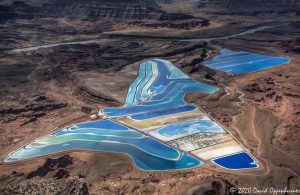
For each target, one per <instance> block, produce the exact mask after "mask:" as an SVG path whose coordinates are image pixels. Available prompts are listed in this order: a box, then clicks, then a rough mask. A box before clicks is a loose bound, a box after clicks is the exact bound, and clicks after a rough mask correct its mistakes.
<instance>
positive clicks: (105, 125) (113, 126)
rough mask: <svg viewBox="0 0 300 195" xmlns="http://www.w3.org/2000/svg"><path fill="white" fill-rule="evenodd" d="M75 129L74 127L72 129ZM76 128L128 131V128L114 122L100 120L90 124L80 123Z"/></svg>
mask: <svg viewBox="0 0 300 195" xmlns="http://www.w3.org/2000/svg"><path fill="white" fill-rule="evenodd" d="M72 128H73V127H72ZM74 128H99V129H110V130H128V128H127V127H125V126H123V125H121V124H119V123H116V122H115V121H113V120H98V121H93V122H88V123H79V124H77V125H76V126H75V127H74Z"/></svg>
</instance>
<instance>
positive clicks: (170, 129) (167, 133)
mask: <svg viewBox="0 0 300 195" xmlns="http://www.w3.org/2000/svg"><path fill="white" fill-rule="evenodd" d="M204 132H213V133H222V132H224V129H223V128H222V127H221V126H220V125H218V124H217V123H216V122H214V121H212V120H210V119H208V120H191V121H185V122H181V123H175V124H171V125H168V126H165V127H163V128H161V129H158V130H154V131H150V132H149V134H150V135H152V136H153V137H156V138H157V139H160V140H163V141H169V140H173V139H177V138H180V137H184V136H187V135H191V134H194V133H204Z"/></svg>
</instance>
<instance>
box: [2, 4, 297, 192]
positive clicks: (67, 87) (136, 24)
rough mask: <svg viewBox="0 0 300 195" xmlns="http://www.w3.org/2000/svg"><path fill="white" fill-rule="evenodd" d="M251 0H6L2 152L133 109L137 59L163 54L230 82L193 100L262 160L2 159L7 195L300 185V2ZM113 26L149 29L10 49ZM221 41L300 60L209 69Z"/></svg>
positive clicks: (199, 75) (203, 75) (216, 81)
mask: <svg viewBox="0 0 300 195" xmlns="http://www.w3.org/2000/svg"><path fill="white" fill-rule="evenodd" d="M245 3H246V6H245V4H243V5H242V4H239V2H238V1H222V3H220V1H194V0H190V1H189V3H184V2H183V1H181V2H178V1H175V0H167V1H165V0H157V1H151V0H148V1H140V0H128V1H127V0H126V1H106V0H101V1H96V0H89V1H85V2H84V3H83V1H77V0H76V1H55V0H53V1H49V0H45V1H34V0H32V1H28V2H27V4H25V3H23V2H15V3H13V4H7V3H5V2H3V3H1V6H0V16H1V17H0V18H1V19H0V22H1V27H0V28H1V30H0V48H1V51H2V52H1V53H0V56H1V58H0V143H1V144H0V154H1V159H2V160H3V159H4V157H5V156H6V155H7V154H8V153H9V152H11V151H12V150H14V149H16V148H18V147H20V146H22V145H24V144H26V143H28V142H30V141H32V140H34V139H35V138H37V137H40V136H43V135H47V134H49V133H51V132H54V131H56V130H58V129H60V128H62V127H65V126H68V125H71V124H74V123H78V122H82V121H88V120H90V119H89V116H90V115H91V114H95V113H97V112H98V110H99V109H100V108H101V107H103V106H118V105H122V103H123V101H124V97H125V94H126V93H127V89H128V86H129V85H130V83H131V82H132V81H133V80H134V78H135V77H136V74H137V71H138V64H139V63H140V62H142V61H144V60H147V59H152V58H156V57H159V58H164V59H167V60H170V61H172V62H174V64H175V65H177V66H178V67H179V68H180V69H182V70H183V71H184V72H185V73H187V74H188V75H189V76H191V77H192V78H194V79H195V80H198V81H201V82H204V83H209V84H213V85H218V86H219V87H221V88H222V90H221V91H220V92H218V93H216V94H214V95H211V96H206V95H204V94H197V93H192V94H190V95H188V96H187V97H186V99H187V101H189V102H192V103H195V104H197V105H199V106H201V107H202V108H203V109H204V110H205V111H206V112H207V113H209V114H210V115H211V117H213V118H214V119H216V120H217V121H218V122H220V123H222V124H223V125H224V126H226V127H227V128H228V130H229V131H230V132H231V133H232V134H233V135H234V136H235V137H236V138H237V139H239V141H240V142H241V143H243V144H244V145H245V147H246V148H247V149H249V150H250V151H251V152H252V153H253V155H254V156H255V157H256V158H257V159H258V160H259V161H260V162H261V164H262V166H263V168H262V169H261V170H258V171H243V172H227V171H225V170H223V169H220V168H218V167H216V166H214V165H212V164H207V165H205V166H201V167H199V168H196V169H192V170H185V171H169V172H142V171H139V170H137V169H136V168H135V167H133V165H132V164H131V161H130V160H129V158H128V157H126V156H123V155H116V154H107V153H105V154H103V153H91V152H71V153H65V154H57V155H52V156H47V157H43V158H37V159H32V160H27V161H24V162H20V163H15V164H11V165H8V164H3V163H1V164H0V194H58V193H60V194H234V192H230V187H256V188H258V189H262V188H266V187H274V188H278V189H284V188H285V187H286V188H287V189H297V188H299V183H300V176H299V170H300V169H299V168H300V164H299V162H300V154H299V151H300V150H299V149H300V148H299V137H300V135H299V132H300V131H299V124H298V121H299V96H300V94H299V86H300V83H299V63H300V58H299V48H300V45H299V33H300V30H299V29H300V28H299V27H300V25H299V22H297V21H299V14H298V12H299V10H298V6H299V5H298V2H297V1H292V0H291V1H275V0H266V1H264V3H265V4H266V5H268V6H264V7H265V8H267V9H261V6H260V4H259V1H251V2H250V1H246V2H245ZM190 5H197V6H190ZM189 6H190V7H189ZM245 8H247V10H246V11H245ZM297 14H298V15H297ZM254 16H255V17H254ZM282 21H284V22H282ZM295 21H296V22H295ZM265 22H275V23H274V24H276V25H275V27H274V28H270V29H266V30H264V31H261V32H256V33H255V34H248V35H244V36H238V37H232V38H229V39H217V40H213V41H211V42H204V41H184V42H182V41H179V40H176V39H168V38H167V37H170V36H173V35H174V36H175V35H176V36H177V38H178V37H181V38H182V37H195V36H204V37H207V36H222V35H228V34H232V33H236V32H240V31H242V30H245V29H247V28H249V26H253V25H258V24H261V23H265ZM109 33H110V34H114V35H115V36H116V35H120V34H122V35H124V34H126V35H131V36H132V35H140V36H139V37H136V38H135V39H128V37H127V38H126V37H125V38H124V36H123V37H122V39H120V40H118V41H99V42H95V43H90V44H85V45H81V44H74V45H60V46H57V47H49V48H43V49H39V50H33V51H28V52H9V51H10V50H11V49H14V48H22V47H29V46H36V45H43V44H49V43H58V42H67V41H74V40H90V39H95V38H103V34H106V35H107V34H109ZM141 35H142V36H145V35H146V36H147V37H148V38H149V36H156V37H163V38H164V39H146V38H145V37H144V38H142V37H141ZM106 38H107V36H106ZM222 47H226V48H230V49H237V50H244V51H251V52H256V53H261V54H268V55H278V56H279V55H280V56H285V55H287V56H289V57H290V58H291V62H290V63H289V64H286V65H282V66H278V67H275V68H272V69H269V70H264V71H260V72H257V73H249V74H242V75H238V76H230V75H225V74H224V73H221V72H217V71H215V70H212V69H209V68H207V67H205V66H203V61H204V60H206V59H210V58H212V57H213V56H214V55H217V53H218V50H219V49H220V48H222ZM222 86H225V87H224V88H223V87H222Z"/></svg>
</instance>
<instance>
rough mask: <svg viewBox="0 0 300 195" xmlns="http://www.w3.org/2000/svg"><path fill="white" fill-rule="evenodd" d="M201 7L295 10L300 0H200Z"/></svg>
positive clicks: (244, 9)
mask: <svg viewBox="0 0 300 195" xmlns="http://www.w3.org/2000/svg"><path fill="white" fill-rule="evenodd" d="M198 7H199V8H205V9H213V10H215V9H218V10H224V9H225V10H226V9H227V10H230V11H233V10H236V9H238V10H236V11H239V10H243V11H252V10H295V9H300V1H298V0H243V1H241V0H199V3H198Z"/></svg>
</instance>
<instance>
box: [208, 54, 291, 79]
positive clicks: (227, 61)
mask: <svg viewBox="0 0 300 195" xmlns="http://www.w3.org/2000/svg"><path fill="white" fill-rule="evenodd" d="M288 62H289V58H284V57H274V56H267V55H260V54H255V53H250V52H238V51H232V50H229V49H222V50H221V51H220V55H218V56H216V57H214V58H213V59H212V60H210V61H206V62H205V63H204V64H205V65H206V66H208V67H211V68H213V69H216V70H220V71H223V72H228V73H232V74H240V73H247V72H256V71H260V70H264V69H268V68H272V67H274V66H278V65H281V64H286V63H288Z"/></svg>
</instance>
